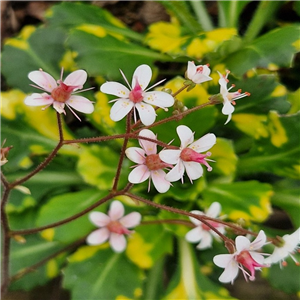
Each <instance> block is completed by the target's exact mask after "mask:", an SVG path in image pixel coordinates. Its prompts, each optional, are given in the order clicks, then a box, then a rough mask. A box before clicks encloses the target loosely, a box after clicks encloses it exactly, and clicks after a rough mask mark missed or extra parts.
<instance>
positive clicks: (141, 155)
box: [125, 147, 146, 165]
mask: <svg viewBox="0 0 300 300" xmlns="http://www.w3.org/2000/svg"><path fill="white" fill-rule="evenodd" d="M125 154H126V156H127V157H128V158H129V159H130V160H131V161H133V162H135V163H137V164H140V165H141V164H144V163H145V160H146V158H145V151H144V150H143V149H141V148H138V147H130V148H127V149H126V151H125Z"/></svg>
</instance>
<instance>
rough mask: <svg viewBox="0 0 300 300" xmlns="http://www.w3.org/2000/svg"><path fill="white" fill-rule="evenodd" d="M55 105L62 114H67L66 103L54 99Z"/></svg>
mask: <svg viewBox="0 0 300 300" xmlns="http://www.w3.org/2000/svg"><path fill="white" fill-rule="evenodd" d="M53 107H54V109H55V110H56V111H57V112H58V113H60V114H62V113H64V114H65V113H66V112H65V103H62V102H58V101H54V102H53Z"/></svg>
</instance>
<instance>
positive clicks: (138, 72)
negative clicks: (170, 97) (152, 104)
mask: <svg viewBox="0 0 300 300" xmlns="http://www.w3.org/2000/svg"><path fill="white" fill-rule="evenodd" d="M151 77H152V70H151V68H150V67H149V66H148V65H140V66H138V67H137V68H136V69H135V71H134V73H133V76H132V83H131V86H132V88H133V87H135V84H136V79H137V80H138V83H139V85H140V86H141V88H142V90H143V91H144V90H145V89H146V87H147V86H148V85H149V82H150V80H151Z"/></svg>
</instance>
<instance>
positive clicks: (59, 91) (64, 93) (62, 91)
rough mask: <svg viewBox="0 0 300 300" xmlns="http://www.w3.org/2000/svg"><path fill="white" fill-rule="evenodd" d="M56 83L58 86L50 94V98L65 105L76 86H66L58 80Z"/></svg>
mask: <svg viewBox="0 0 300 300" xmlns="http://www.w3.org/2000/svg"><path fill="white" fill-rule="evenodd" d="M58 83H59V86H58V87H56V88H55V89H54V90H53V91H52V92H51V97H52V98H53V99H54V100H55V101H57V102H62V103H65V102H66V101H67V100H68V99H69V98H70V97H71V93H72V92H73V91H74V89H76V88H78V86H71V85H66V84H64V83H63V82H62V81H60V80H59V81H58Z"/></svg>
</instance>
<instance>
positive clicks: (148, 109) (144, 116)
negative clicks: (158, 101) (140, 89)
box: [135, 102, 156, 126]
mask: <svg viewBox="0 0 300 300" xmlns="http://www.w3.org/2000/svg"><path fill="white" fill-rule="evenodd" d="M135 107H136V109H137V110H138V112H139V116H140V119H141V122H142V123H143V124H144V125H146V126H148V125H151V124H153V123H154V121H155V118H156V113H155V109H154V108H153V107H152V106H151V105H149V104H146V103H144V102H141V103H136V104H135Z"/></svg>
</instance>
